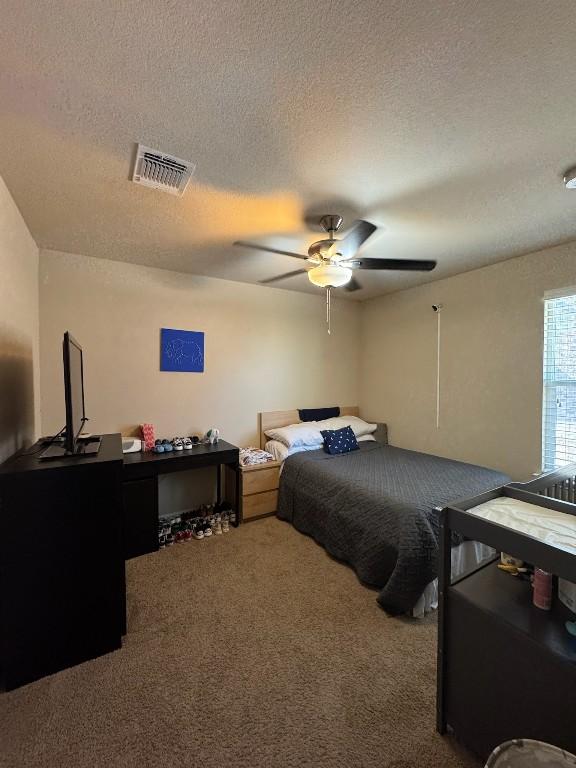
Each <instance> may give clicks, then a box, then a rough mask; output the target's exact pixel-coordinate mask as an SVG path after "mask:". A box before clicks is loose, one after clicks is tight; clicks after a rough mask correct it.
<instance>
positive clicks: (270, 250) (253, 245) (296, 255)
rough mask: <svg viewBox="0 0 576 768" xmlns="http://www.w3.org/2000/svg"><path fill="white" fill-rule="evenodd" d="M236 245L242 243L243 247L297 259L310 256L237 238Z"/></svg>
mask: <svg viewBox="0 0 576 768" xmlns="http://www.w3.org/2000/svg"><path fill="white" fill-rule="evenodd" d="M234 245H241V246H242V248H254V249H255V250H257V251H267V252H268V253H279V254H280V255H281V256H293V257H294V258H295V259H304V260H306V259H307V258H308V256H302V254H300V253H292V251H282V250H280V248H270V247H269V246H268V245H258V243H245V242H243V241H242V240H237V241H236V242H235V243H234Z"/></svg>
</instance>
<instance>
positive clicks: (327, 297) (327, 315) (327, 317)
mask: <svg viewBox="0 0 576 768" xmlns="http://www.w3.org/2000/svg"><path fill="white" fill-rule="evenodd" d="M330 291H331V288H330V286H327V288H326V324H327V325H328V335H330Z"/></svg>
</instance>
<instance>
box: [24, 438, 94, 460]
mask: <svg viewBox="0 0 576 768" xmlns="http://www.w3.org/2000/svg"><path fill="white" fill-rule="evenodd" d="M101 443H102V438H101V437H100V436H99V435H91V436H90V437H88V438H80V439H79V440H77V442H76V450H75V451H73V452H70V451H68V450H66V448H65V447H64V446H63V445H62V444H61V443H57V442H55V443H52V444H51V445H49V446H48V448H46V449H45V450H44V451H42V453H41V454H40V455H39V456H38V458H39V459H40V461H47V460H49V459H75V458H82V457H88V456H96V455H97V453H98V451H99V450H100V444H101Z"/></svg>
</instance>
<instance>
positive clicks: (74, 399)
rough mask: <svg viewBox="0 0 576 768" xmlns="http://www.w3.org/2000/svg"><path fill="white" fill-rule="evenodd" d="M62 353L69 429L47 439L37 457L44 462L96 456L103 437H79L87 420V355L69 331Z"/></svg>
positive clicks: (65, 336)
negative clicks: (85, 370) (85, 398)
mask: <svg viewBox="0 0 576 768" xmlns="http://www.w3.org/2000/svg"><path fill="white" fill-rule="evenodd" d="M62 353H63V362H64V402H65V406H66V426H65V427H64V428H63V429H62V430H61V431H60V432H59V433H58V434H57V435H54V437H51V438H49V439H48V441H47V442H48V446H47V448H46V449H45V450H44V451H43V452H42V453H41V454H40V455H39V457H38V458H39V459H41V460H45V459H66V458H69V457H74V456H94V454H97V453H98V451H99V450H100V442H101V438H100V437H98V436H93V435H90V436H87V437H81V436H80V433H81V432H82V428H83V427H84V424H85V423H86V421H88V419H87V417H86V409H85V403H84V355H83V353H82V347H81V346H80V344H78V342H77V341H76V339H74V338H73V337H72V335H71V334H70V333H69V332H68V331H66V333H65V334H64V341H63V342H62ZM62 434H63V435H64V437H63V438H62V437H61V435H62Z"/></svg>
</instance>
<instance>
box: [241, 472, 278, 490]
mask: <svg viewBox="0 0 576 768" xmlns="http://www.w3.org/2000/svg"><path fill="white" fill-rule="evenodd" d="M278 476H279V472H278V467H270V469H257V470H252V471H249V472H243V474H242V495H243V496H248V495H250V494H252V493H262V492H263V491H273V490H275V489H276V488H278Z"/></svg>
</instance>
